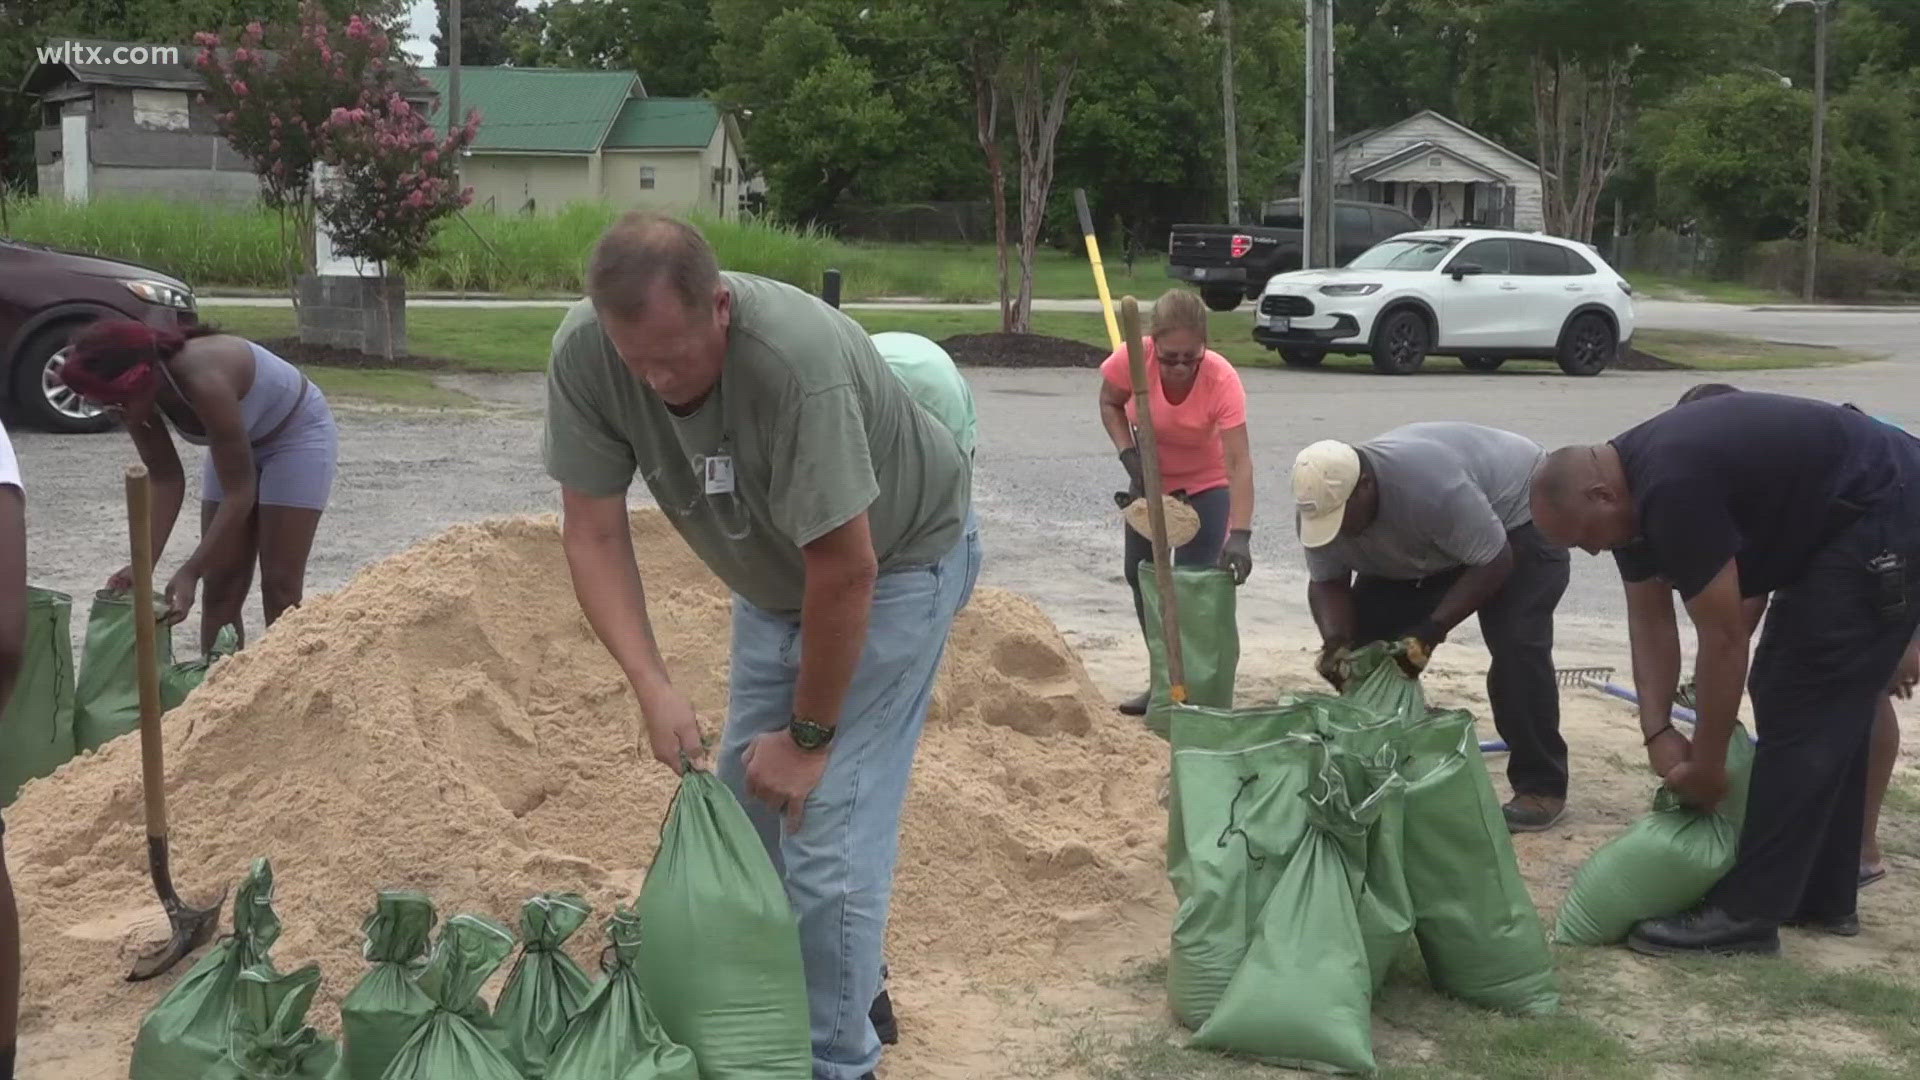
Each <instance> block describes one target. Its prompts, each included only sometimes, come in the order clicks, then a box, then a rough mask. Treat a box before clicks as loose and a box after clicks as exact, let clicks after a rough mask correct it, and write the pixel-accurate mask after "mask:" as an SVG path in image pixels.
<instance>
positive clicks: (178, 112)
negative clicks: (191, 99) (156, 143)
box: [133, 90, 188, 131]
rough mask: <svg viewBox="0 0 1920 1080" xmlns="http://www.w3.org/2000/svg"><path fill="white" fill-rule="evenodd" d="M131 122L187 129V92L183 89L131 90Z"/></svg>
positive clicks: (149, 125) (144, 125) (156, 126)
mask: <svg viewBox="0 0 1920 1080" xmlns="http://www.w3.org/2000/svg"><path fill="white" fill-rule="evenodd" d="M133 122H134V125H135V126H136V127H144V128H161V129H163V130H167V131H185V130H187V126H188V122H187V92H186V91H185V90H135V91H133Z"/></svg>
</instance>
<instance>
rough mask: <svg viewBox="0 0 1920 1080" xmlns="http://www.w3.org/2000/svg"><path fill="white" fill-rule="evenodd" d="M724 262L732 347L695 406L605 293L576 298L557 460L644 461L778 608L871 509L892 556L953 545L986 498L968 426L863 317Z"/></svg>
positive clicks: (677, 508)
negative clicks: (643, 374) (621, 327)
mask: <svg viewBox="0 0 1920 1080" xmlns="http://www.w3.org/2000/svg"><path fill="white" fill-rule="evenodd" d="M723 276H724V277H725V279H726V283H727V285H728V286H729V287H730V288H731V289H732V291H733V318H732V324H731V326H730V328H729V331H728V338H727V355H726V359H725V361H724V363H723V365H722V368H721V375H720V382H719V384H718V385H716V386H715V387H714V390H713V392H712V393H711V394H710V395H708V397H707V399H706V400H705V401H704V402H702V403H701V405H700V408H699V409H698V410H697V411H695V412H694V413H693V414H692V415H690V416H684V417H682V416H676V415H674V414H673V413H672V412H671V411H669V410H668V409H667V406H666V403H665V402H663V401H661V400H660V398H659V397H658V396H657V395H656V394H654V392H653V391H652V390H651V389H649V388H648V387H647V385H646V384H645V383H644V382H642V381H641V380H640V379H638V378H637V377H635V376H634V375H633V373H632V372H631V371H629V370H628V369H627V367H626V365H625V364H624V363H623V362H622V361H621V359H620V356H619V354H618V353H616V352H615V351H614V348H613V344H612V342H610V341H609V340H608V339H607V336H606V334H605V333H604V332H602V331H601V329H600V324H599V322H598V320H597V319H596V318H595V315H594V311H593V306H592V304H591V303H590V302H589V301H586V300H582V301H580V302H579V303H577V304H575V305H574V306H573V307H571V308H570V309H568V311H567V315H566V317H565V319H563V320H562V321H561V323H560V329H559V330H558V331H557V332H556V333H555V334H554V336H553V357H552V360H551V362H550V363H549V365H548V368H547V417H546V432H545V435H544V438H543V448H542V450H543V457H544V458H545V462H546V468H547V473H548V475H550V476H552V477H553V479H555V480H557V481H559V482H560V484H561V485H563V486H565V487H567V488H570V489H572V490H574V491H577V492H580V493H582V494H585V495H589V496H609V495H620V494H623V493H625V492H626V491H627V489H628V488H629V487H630V486H631V485H632V483H633V478H634V477H635V476H636V475H638V476H639V477H640V478H641V479H642V480H644V481H645V482H646V485H647V489H648V490H649V491H650V492H652V494H653V497H654V500H655V501H656V502H658V503H659V504H660V507H661V509H662V510H664V511H665V512H666V514H667V516H668V518H669V519H670V520H671V521H672V522H673V524H674V527H675V528H676V529H678V530H679V532H680V535H681V536H682V537H683V538H685V540H686V541H687V544H688V546H689V547H691V548H692V549H693V550H694V552H695V554H697V555H699V556H700V558H701V560H702V561H703V562H705V563H706V564H707V566H708V568H709V569H711V570H712V571H713V572H714V574H715V575H717V576H718V577H719V578H720V580H721V581H723V582H725V583H726V584H727V586H728V587H729V588H731V589H732V590H733V591H734V592H736V593H738V594H740V595H741V596H742V597H745V598H746V600H747V601H748V602H749V603H752V604H754V605H755V606H757V607H760V608H762V609H764V610H766V611H769V612H773V613H776V614H782V615H797V614H798V613H799V611H800V606H801V600H802V597H803V596H804V595H805V589H806V575H805V566H804V563H803V561H802V558H801V548H802V547H803V546H804V545H806V544H810V543H812V542H813V541H814V540H817V539H819V538H820V537H821V536H823V535H825V534H826V533H829V532H831V531H833V530H834V529H837V528H839V527H840V526H842V525H844V524H846V523H847V522H848V521H850V520H852V519H853V518H854V517H856V516H858V515H859V514H860V513H861V512H862V511H865V512H866V513H867V515H868V525H869V528H870V529H871V531H872V534H873V549H874V554H875V556H876V557H877V558H878V559H879V562H880V569H881V570H882V571H886V570H890V569H894V568H897V567H901V566H909V565H914V564H923V563H932V562H936V561H938V560H939V559H940V558H941V557H942V556H943V555H945V554H946V553H947V552H948V551H949V550H951V549H952V547H953V545H954V544H955V543H957V542H958V541H959V539H960V532H961V528H962V526H963V524H964V519H965V517H966V514H967V508H968V505H969V503H970V501H971V498H972V471H971V468H970V465H969V463H968V461H967V458H966V455H965V454H964V453H962V451H961V449H960V446H959V443H958V441H957V440H956V439H955V438H954V435H953V433H952V432H950V431H948V430H947V429H946V428H945V427H943V426H942V425H941V424H940V423H939V422H938V421H937V420H935V419H934V418H933V417H932V416H931V415H929V414H928V413H927V412H926V410H924V409H921V408H919V407H918V406H917V405H915V403H914V400H913V398H912V396H911V395H910V394H909V393H908V390H907V388H906V386H905V385H904V384H903V383H902V382H901V380H900V379H899V378H898V377H896V376H895V375H894V373H893V371H892V370H891V369H889V368H888V367H887V364H886V362H885V361H884V360H882V359H881V357H880V353H879V351H878V350H877V349H876V348H875V347H874V344H873V339H872V338H870V337H868V336H867V333H866V331H865V330H864V329H862V328H861V326H860V324H859V323H856V322H854V321H853V320H852V319H851V318H849V317H847V316H846V315H845V314H843V313H841V312H839V311H837V310H835V309H834V308H833V307H831V306H829V305H828V304H826V303H825V302H824V301H822V300H820V299H818V298H817V297H814V296H813V295H811V294H809V293H806V292H803V291H802V290H800V289H796V288H794V287H793V286H790V285H786V284H783V283H781V282H777V281H772V280H769V279H767V278H762V277H756V276H754V275H751V274H740V273H732V272H728V273H725V274H724V275H723ZM729 473H730V474H731V475H730V476H729V475H728V474H729Z"/></svg>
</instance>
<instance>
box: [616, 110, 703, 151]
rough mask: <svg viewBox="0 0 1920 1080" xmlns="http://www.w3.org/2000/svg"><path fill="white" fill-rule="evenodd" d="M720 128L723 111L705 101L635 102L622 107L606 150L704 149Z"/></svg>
mask: <svg viewBox="0 0 1920 1080" xmlns="http://www.w3.org/2000/svg"><path fill="white" fill-rule="evenodd" d="M719 125H720V110H719V109H717V108H715V107H714V104H713V102H711V101H708V100H706V99H704V98H634V99H633V100H631V101H628V102H627V103H626V104H625V105H623V106H621V108H620V115H619V116H618V117H617V118H615V120H614V121H613V130H611V131H609V132H607V144H606V148H607V149H608V150H667V149H702V148H705V147H706V145H707V144H708V143H710V142H712V141H713V129H714V128H716V127H718V126H719Z"/></svg>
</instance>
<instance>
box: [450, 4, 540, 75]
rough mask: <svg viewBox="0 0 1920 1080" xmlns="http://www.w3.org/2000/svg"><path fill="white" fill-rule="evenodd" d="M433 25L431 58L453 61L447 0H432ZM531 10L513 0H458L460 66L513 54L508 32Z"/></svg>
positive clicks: (494, 62)
mask: <svg viewBox="0 0 1920 1080" xmlns="http://www.w3.org/2000/svg"><path fill="white" fill-rule="evenodd" d="M433 6H434V9H435V12H436V16H435V17H436V20H437V22H436V25H437V26H438V29H437V30H436V31H435V32H434V34H433V35H432V41H433V62H434V63H435V64H438V65H440V66H441V67H445V66H447V65H448V64H451V63H453V52H452V45H453V38H452V35H450V34H449V33H448V32H447V14H448V10H449V5H448V3H447V0H434V5H433ZM531 15H532V12H529V11H527V10H526V9H525V8H522V7H521V6H520V5H519V4H518V3H516V2H515V0H460V66H461V67H496V66H498V65H501V64H505V63H508V62H510V61H511V60H512V59H513V58H514V46H513V40H512V34H513V32H514V30H515V29H517V28H518V27H520V26H521V25H523V24H525V23H527V22H528V21H529V16H531Z"/></svg>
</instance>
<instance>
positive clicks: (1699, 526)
mask: <svg viewBox="0 0 1920 1080" xmlns="http://www.w3.org/2000/svg"><path fill="white" fill-rule="evenodd" d="M1531 502H1532V508H1533V518H1534V522H1535V523H1536V525H1537V526H1538V527H1539V528H1540V531H1541V532H1542V533H1543V534H1545V535H1546V536H1547V538H1548V540H1549V541H1550V542H1554V543H1560V544H1565V545H1567V546H1570V547H1579V548H1581V549H1582V550H1585V551H1587V552H1590V553H1596V554H1597V553H1598V552H1601V551H1611V552H1612V553H1613V555H1614V560H1615V562H1616V564H1617V565H1618V567H1619V570H1620V576H1621V579H1622V580H1623V581H1624V582H1625V583H1626V595H1627V619H1628V632H1629V635H1630V638H1631V642H1632V652H1633V668H1634V681H1635V684H1636V688H1637V689H1638V691H1639V698H1640V724H1641V731H1642V733H1643V735H1644V736H1645V742H1646V746H1647V753H1648V758H1649V760H1650V762H1651V764H1652V765H1653V768H1654V771H1655V772H1657V773H1659V774H1660V776H1661V777H1662V779H1663V780H1664V782H1665V784H1666V786H1667V787H1669V788H1671V789H1673V790H1674V791H1675V792H1676V793H1677V794H1679V795H1680V796H1681V797H1682V799H1684V800H1685V801H1687V802H1688V803H1689V804H1691V805H1694V806H1697V807H1699V808H1701V809H1712V808H1714V807H1716V806H1717V805H1718V804H1719V802H1720V800H1721V799H1722V798H1724V797H1725V795H1726V791H1727V775H1726V746H1727V741H1728V738H1729V737H1730V736H1731V734H1732V731H1733V725H1734V721H1735V718H1736V716H1737V714H1738V712H1739V707H1740V698H1741V691H1742V683H1743V682H1746V681H1747V677H1748V624H1747V619H1746V611H1747V605H1746V603H1745V602H1746V601H1748V600H1751V599H1754V598H1759V597H1765V596H1767V595H1769V594H1772V597H1773V604H1772V606H1773V614H1774V617H1773V618H1770V619H1768V620H1767V625H1766V628H1765V630H1764V631H1763V632H1762V634H1761V637H1760V642H1759V645H1758V648H1757V649H1756V650H1755V652H1754V655H1753V670H1752V678H1751V683H1750V686H1749V687H1748V691H1749V693H1750V694H1751V697H1752V701H1753V713H1754V723H1755V727H1756V729H1757V732H1758V734H1759V737H1760V743H1759V746H1758V748H1757V751H1756V754H1755V758H1754V766H1753V779H1752V783H1751V787H1750V794H1749V797H1748V805H1747V816H1746V822H1745V825H1744V827H1743V829H1742V832H1741V836H1740V847H1739V852H1738V855H1737V857H1736V858H1735V861H1734V865H1733V868H1732V869H1731V870H1730V871H1728V873H1727V874H1726V876H1725V877H1723V878H1722V879H1721V880H1720V882H1719V883H1718V884H1716V885H1715V886H1714V888H1713V889H1712V890H1711V891H1710V892H1709V893H1708V894H1707V897H1706V898H1705V900H1704V901H1703V902H1702V903H1701V904H1700V905H1698V906H1697V907H1695V908H1694V909H1692V910H1690V911H1688V912H1685V913H1683V914H1681V915H1678V916H1674V917H1672V918H1664V919H1649V920H1645V921H1643V922H1641V923H1640V924H1639V925H1637V926H1636V927H1635V928H1634V930H1633V933H1632V934H1631V935H1630V936H1629V938H1628V943H1629V945H1631V946H1632V947H1634V948H1635V949H1637V950H1639V951H1642V952H1647V953H1652V954H1656V955H1665V954H1675V953H1699V952H1716V953H1717V952H1777V951H1778V950H1779V948H1780V938H1779V933H1778V928H1779V926H1780V925H1782V924H1789V925H1804V926H1812V927H1818V928H1822V929H1828V930H1836V931H1840V932H1845V931H1846V930H1847V929H1848V928H1849V927H1851V926H1857V924H1858V923H1857V916H1856V914H1855V903H1856V896H1857V891H1858V883H1859V869H1860V838H1861V831H1862V824H1863V823H1862V817H1863V814H1864V811H1865V783H1866V768H1867V756H1868V742H1869V736H1870V734H1871V732H1872V730H1873V724H1874V713H1875V707H1876V705H1877V703H1878V699H1879V698H1880V697H1881V696H1882V695H1883V694H1884V693H1885V690H1886V687H1887V685H1888V683H1889V682H1890V681H1892V679H1893V676H1894V672H1895V669H1896V667H1897V666H1898V665H1899V663H1900V658H1901V655H1902V653H1904V652H1905V650H1906V646H1907V643H1908V642H1909V641H1911V640H1912V639H1913V636H1914V634H1915V632H1916V629H1920V588H1917V587H1916V586H1917V584H1920V573H1917V572H1916V567H1920V440H1915V439H1914V438H1913V437H1912V436H1910V435H1907V434H1906V433H1904V432H1902V431H1900V430H1898V429H1897V428H1894V427H1892V426H1890V425H1887V424H1883V423H1880V422H1879V421H1876V420H1874V419H1873V418H1871V417H1869V416H1866V415H1865V414H1863V413H1861V412H1859V411H1857V410H1852V409H1845V408H1842V407H1840V406H1837V405H1831V404H1827V403H1825V402H1818V401H1812V400H1809V399H1805V398H1795V397H1786V396H1782V395H1775V394H1760V393H1750V392H1741V393H1737V394H1723V395H1719V396H1716V397H1710V398H1707V399H1704V400H1699V401H1694V402H1691V403H1689V404H1687V405H1686V406H1684V407H1681V408H1675V409H1671V410H1668V411H1666V412H1664V413H1662V414H1660V415H1658V416H1656V417H1654V418H1653V419H1651V420H1648V421H1646V422H1644V423H1642V424H1640V425H1638V426H1637V427H1634V428H1632V429H1631V430H1629V431H1627V432H1625V433H1623V434H1621V435H1619V436H1616V437H1615V438H1614V439H1612V440H1610V441H1609V442H1606V443H1603V444H1600V445H1596V446H1571V447H1566V448H1563V449H1561V450H1556V451H1554V452H1553V453H1552V454H1550V455H1548V457H1547V459H1546V460H1545V461H1544V462H1543V463H1542V464H1541V467H1540V469H1539V471H1538V472H1537V473H1536V474H1535V476H1534V479H1533V484H1532V493H1531ZM1676 591H1677V592H1678V593H1679V594H1680V598H1681V600H1682V601H1683V602H1684V603H1685V604H1686V607H1687V613H1688V615H1689V616H1690V617H1691V619H1692V621H1693V624H1694V629H1695V632H1696V635H1697V638H1698V642H1699V645H1698V649H1697V656H1696V660H1695V672H1696V678H1697V685H1698V689H1697V704H1696V714H1697V716H1698V724H1697V726H1696V729H1695V731H1694V736H1693V738H1692V739H1691V740H1689V739H1687V738H1686V737H1685V736H1684V735H1682V734H1681V733H1680V732H1678V731H1676V730H1675V729H1674V727H1673V724H1672V722H1671V720H1670V719H1669V717H1670V714H1671V712H1672V707H1673V700H1674V692H1675V690H1676V688H1677V687H1678V684H1679V681H1680V639H1679V631H1678V627H1677V623H1676V620H1675V617H1674V610H1673V594H1674V592H1676Z"/></svg>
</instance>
